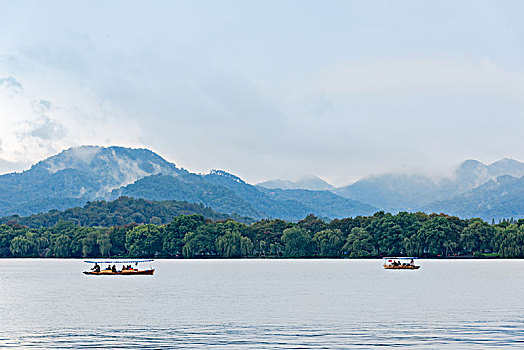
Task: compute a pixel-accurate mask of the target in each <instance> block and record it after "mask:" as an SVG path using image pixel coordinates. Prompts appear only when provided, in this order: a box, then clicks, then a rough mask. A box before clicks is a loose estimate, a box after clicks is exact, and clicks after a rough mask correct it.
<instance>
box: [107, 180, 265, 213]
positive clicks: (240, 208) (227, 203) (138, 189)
mask: <svg viewBox="0 0 524 350" xmlns="http://www.w3.org/2000/svg"><path fill="white" fill-rule="evenodd" d="M119 196H128V197H135V198H145V199H150V200H156V201H164V200H178V201H186V202H190V203H202V204H203V205H205V206H209V207H211V208H213V209H214V210H217V211H219V212H223V213H234V212H236V213H238V214H240V215H244V216H249V217H253V218H259V217H264V213H262V212H260V211H258V210H256V209H254V208H253V207H252V206H251V204H250V202H249V201H246V200H244V199H242V198H240V197H238V196H237V195H236V194H235V193H234V192H233V191H231V190H229V189H228V188H226V187H224V186H220V185H216V184H214V183H211V182H208V181H206V180H204V178H203V177H202V176H200V175H196V174H182V175H179V176H168V175H152V176H148V177H145V178H143V179H140V180H138V181H136V182H134V183H132V184H130V185H127V186H124V187H122V188H119V189H116V190H113V192H112V194H111V197H112V198H116V197H119Z"/></svg>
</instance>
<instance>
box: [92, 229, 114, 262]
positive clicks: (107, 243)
mask: <svg viewBox="0 0 524 350" xmlns="http://www.w3.org/2000/svg"><path fill="white" fill-rule="evenodd" d="M96 243H97V245H98V249H99V251H100V255H101V256H103V257H109V256H111V248H112V244H111V237H110V236H109V233H107V232H103V233H100V234H98V237H97V240H96Z"/></svg>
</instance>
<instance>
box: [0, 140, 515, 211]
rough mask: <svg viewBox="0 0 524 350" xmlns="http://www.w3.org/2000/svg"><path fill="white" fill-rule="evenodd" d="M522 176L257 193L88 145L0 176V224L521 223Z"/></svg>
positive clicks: (291, 187) (288, 186)
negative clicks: (97, 205) (123, 217)
mask: <svg viewBox="0 0 524 350" xmlns="http://www.w3.org/2000/svg"><path fill="white" fill-rule="evenodd" d="M523 176H524V163H521V162H518V161H516V160H512V159H502V160H499V161H496V162H494V163H492V164H489V165H486V164H483V163H481V162H479V161H476V160H466V161H464V162H463V163H461V164H460V165H459V166H458V167H457V168H456V169H455V170H454V171H453V172H452V174H450V175H448V176H440V177H437V176H431V175H428V174H398V173H396V174H381V175H375V176H369V177H366V178H363V179H361V180H358V181H357V182H355V183H353V184H351V185H349V186H344V187H340V188H333V187H332V186H331V185H329V184H328V183H327V182H325V181H324V180H322V179H320V178H317V177H306V178H303V179H301V180H298V181H285V180H272V181H266V182H263V183H261V184H258V185H257V186H254V185H251V184H249V183H246V182H245V181H244V180H242V179H241V178H239V177H238V176H235V175H233V174H231V173H228V172H227V171H223V170H212V171H211V172H210V173H209V174H204V175H202V174H193V173H190V172H188V171H187V170H184V169H182V168H178V167H177V166H176V165H175V164H173V163H170V162H168V161H166V160H165V159H163V158H162V157H161V156H159V155H158V154H156V153H154V152H152V151H150V150H147V149H131V148H125V147H98V146H83V147H76V148H70V149H67V150H65V151H63V152H60V153H59V154H57V155H55V156H52V157H49V158H47V159H45V160H42V161H41V162H38V163H36V164H35V165H33V166H32V167H31V168H30V169H29V170H26V171H24V172H21V173H12V174H5V175H1V176H0V216H8V215H13V214H18V215H30V214H35V213H38V212H46V211H48V210H51V209H58V210H64V209H67V208H71V207H76V206H82V205H84V204H85V203H86V202H88V201H94V200H114V199H117V198H119V197H120V196H127V197H134V198H141V199H146V200H154V201H171V200H176V201H185V202H188V203H196V204H199V205H204V206H206V207H209V208H212V209H213V210H215V211H217V212H219V213H224V214H228V215H241V216H245V217H251V218H254V219H261V218H282V219H287V220H299V219H301V218H304V217H305V216H306V215H308V214H315V215H318V216H321V217H325V218H341V217H351V216H357V215H371V214H373V213H374V212H376V211H378V210H384V211H390V212H397V211H404V210H405V211H426V212H432V211H435V212H445V213H449V214H453V215H459V216H462V217H473V216H480V217H483V218H491V217H493V218H495V219H497V218H502V217H510V216H513V217H518V216H519V215H522V214H521V213H522V212H521V209H524V208H521V205H520V203H523V202H524V191H523V190H521V188H523V186H522V185H523V184H524V180H522V177H523ZM278 186H280V187H278ZM309 188H314V189H309ZM321 189H322V190H321ZM324 189H329V190H324Z"/></svg>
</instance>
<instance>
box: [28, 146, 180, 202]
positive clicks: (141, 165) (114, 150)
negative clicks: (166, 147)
mask: <svg viewBox="0 0 524 350" xmlns="http://www.w3.org/2000/svg"><path fill="white" fill-rule="evenodd" d="M63 171H75V172H77V173H81V174H83V175H84V176H88V177H90V178H91V179H93V180H96V182H103V183H104V184H105V185H104V188H103V189H102V190H97V191H96V193H95V195H96V196H103V194H104V193H109V192H110V191H111V190H112V189H115V188H118V187H121V186H125V185H127V184H130V183H133V182H135V181H136V180H139V179H141V178H144V177H146V176H150V175H157V174H164V175H176V174H177V173H178V172H179V169H177V167H176V166H175V165H174V164H172V163H169V162H167V161H166V160H165V159H163V158H162V157H160V156H159V155H158V154H156V153H154V152H152V151H150V150H147V149H133V148H126V147H117V146H111V147H99V146H80V147H73V148H69V149H67V150H64V151H62V152H60V153H59V154H57V155H55V156H52V157H49V158H47V159H45V160H43V161H41V162H39V163H37V164H35V165H34V166H33V167H31V169H30V170H28V172H29V173H31V172H37V173H38V172H40V173H41V172H46V173H49V174H56V173H58V172H63ZM85 191H87V192H86V194H88V195H89V194H92V193H90V191H89V189H87V190H85ZM93 191H94V189H93Z"/></svg>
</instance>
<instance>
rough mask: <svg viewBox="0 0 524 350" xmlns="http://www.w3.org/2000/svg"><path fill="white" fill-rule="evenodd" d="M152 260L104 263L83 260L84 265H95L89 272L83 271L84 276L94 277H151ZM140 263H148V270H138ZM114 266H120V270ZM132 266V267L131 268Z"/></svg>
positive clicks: (107, 261) (152, 270)
mask: <svg viewBox="0 0 524 350" xmlns="http://www.w3.org/2000/svg"><path fill="white" fill-rule="evenodd" d="M152 261H153V259H146V260H106V261H94V260H93V261H91V260H85V261H84V262H85V263H88V264H95V265H94V266H93V267H92V268H91V270H90V271H84V274H86V275H95V276H113V275H120V276H133V275H152V274H153V273H154V272H155V269H154V268H153V267H152V266H151V262H152ZM140 263H149V269H142V270H140V269H139V268H138V264H140ZM105 264H108V266H107V267H106V268H104V269H102V266H103V265H105ZM116 264H122V266H121V268H120V269H117V266H116ZM133 264H134V266H133Z"/></svg>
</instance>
